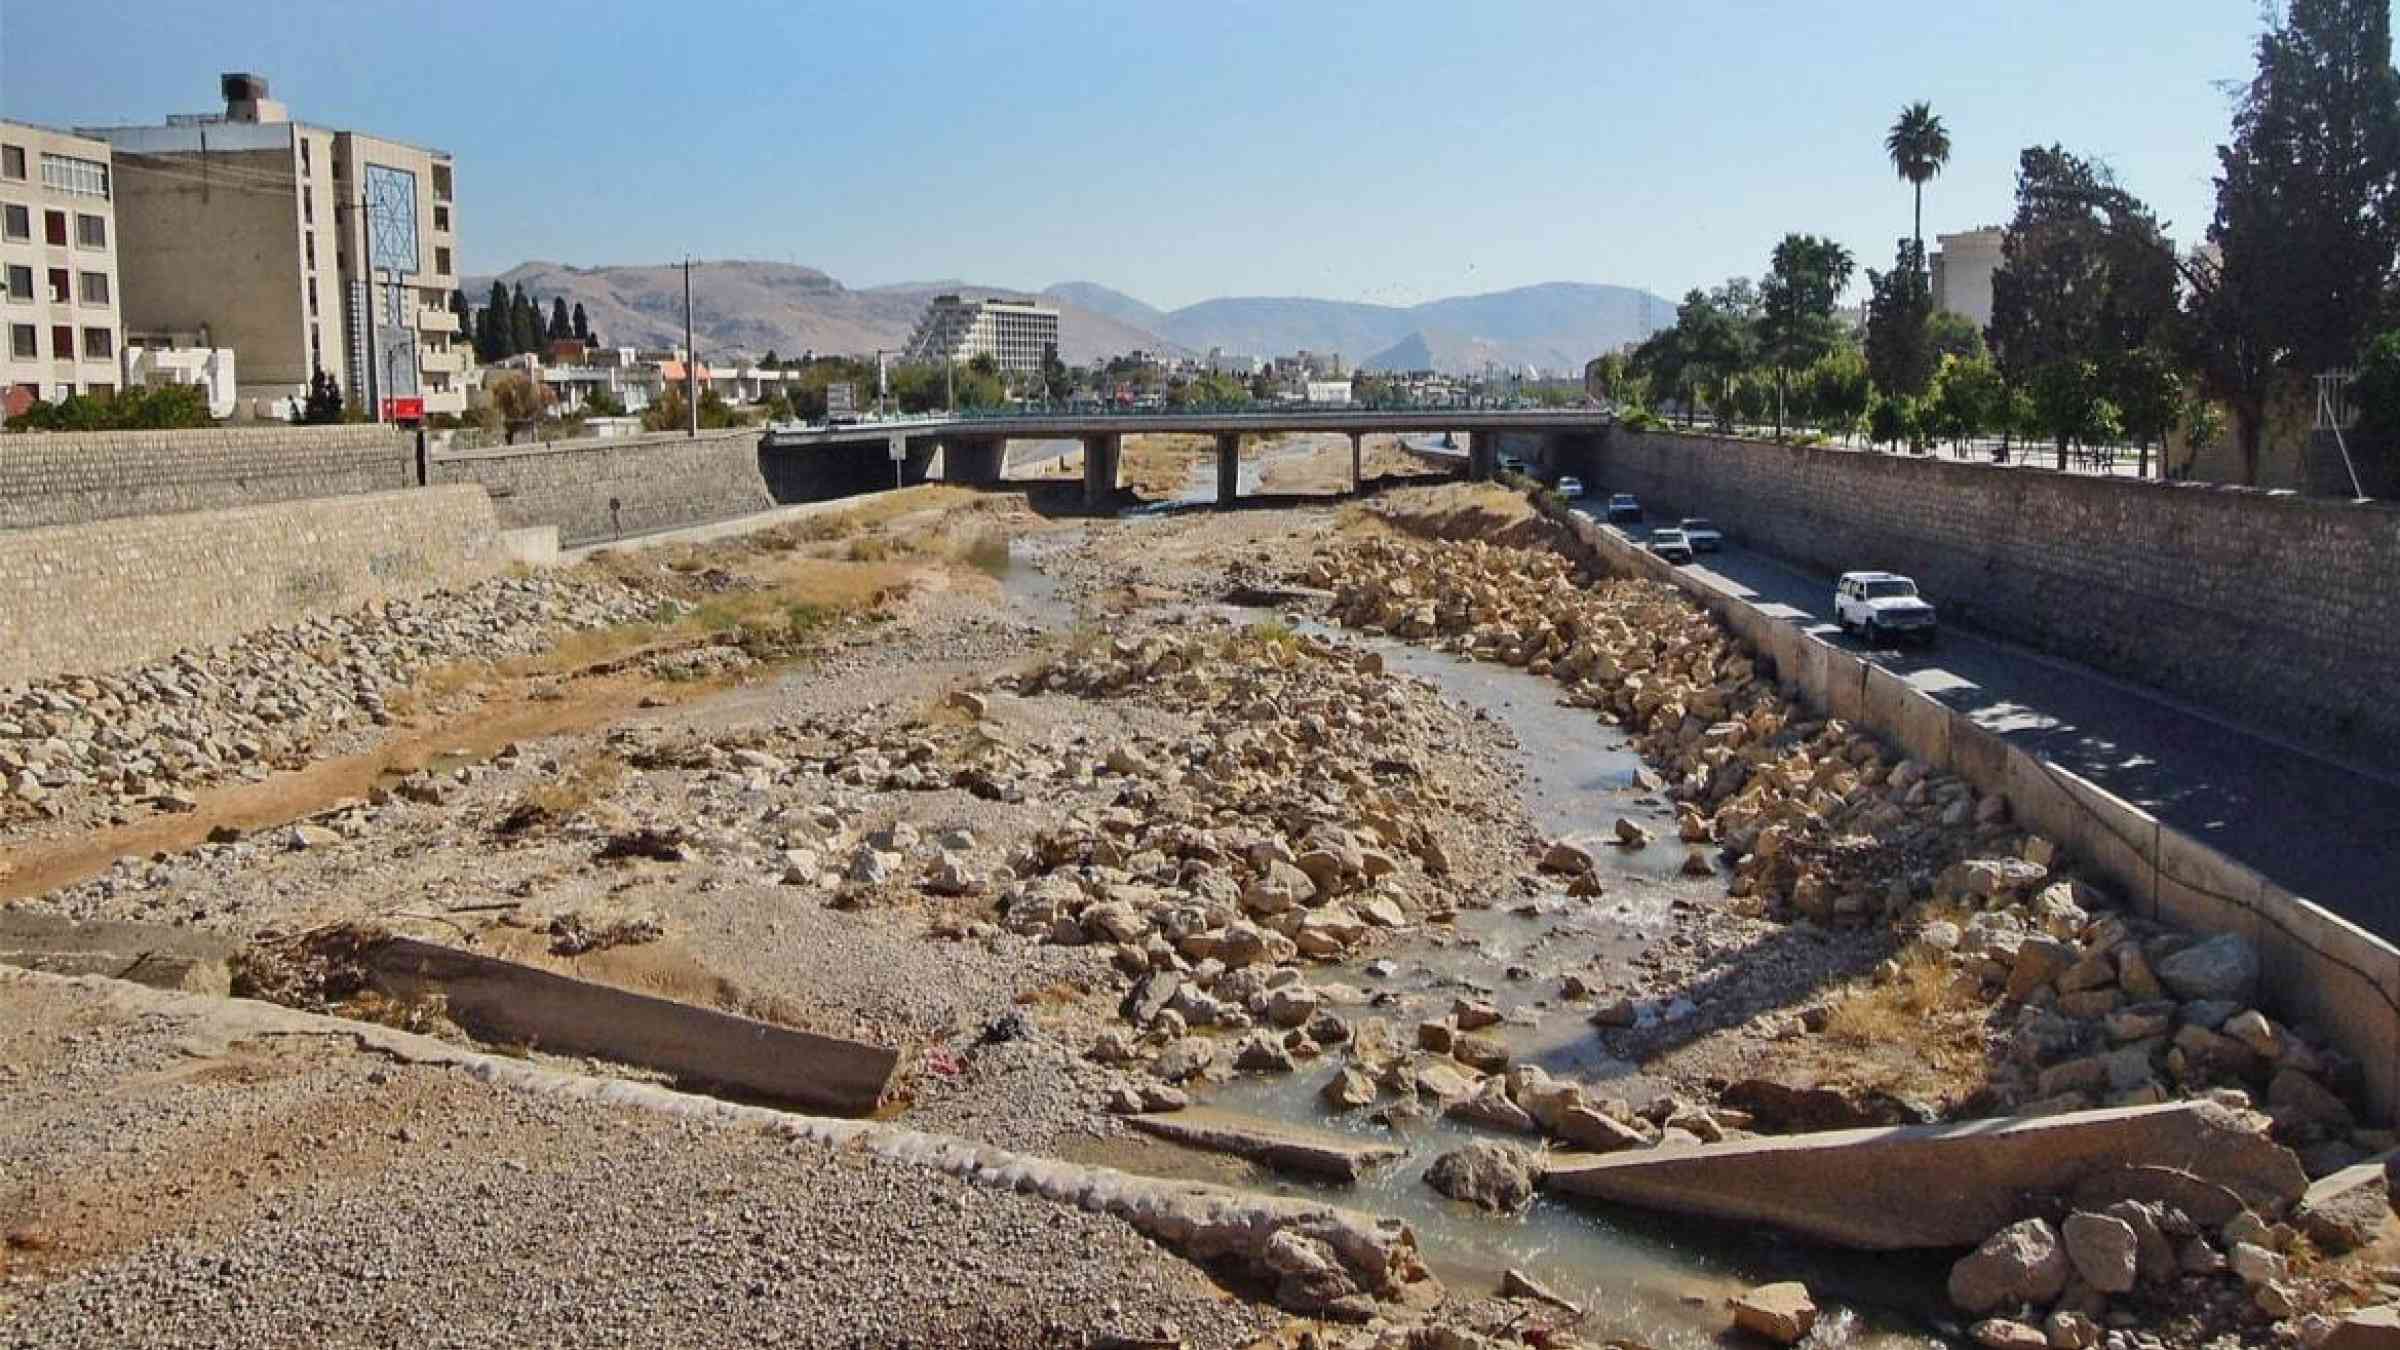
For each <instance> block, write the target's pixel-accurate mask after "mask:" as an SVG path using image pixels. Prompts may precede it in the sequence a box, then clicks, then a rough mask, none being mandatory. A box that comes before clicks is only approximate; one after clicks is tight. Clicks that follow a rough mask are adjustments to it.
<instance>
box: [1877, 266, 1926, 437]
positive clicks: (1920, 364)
mask: <svg viewBox="0 0 2400 1350" xmlns="http://www.w3.org/2000/svg"><path fill="white" fill-rule="evenodd" d="M1867 287H1868V289H1869V291H1870V295H1869V297H1868V300H1867V374H1868V376H1869V378H1871V379H1873V380H1874V381H1875V387H1876V388H1878V389H1881V390H1883V391H1884V392H1886V393H1892V394H1899V395H1902V396H1903V397H1907V398H1916V397H1919V396H1920V395H1922V394H1923V393H1924V392H1925V390H1926V388H1927V386H1929V385H1931V384H1932V383H1933V371H1934V365H1935V356H1934V351H1933V333H1932V327H1931V323H1932V319H1933V286H1932V285H1931V283H1930V282H1929V281H1928V280H1927V278H1926V275H1925V257H1924V251H1923V249H1922V247H1921V246H1919V245H1918V244H1917V243H1916V242H1915V241H1914V240H1909V239H1903V240H1901V241H1900V247H1899V256H1898V257H1897V258H1895V259H1894V260H1893V264H1892V270H1891V271H1889V272H1876V271H1872V270H1870V271H1869V272H1868V273H1867Z"/></svg>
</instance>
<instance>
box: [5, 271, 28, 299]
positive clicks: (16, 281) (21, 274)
mask: <svg viewBox="0 0 2400 1350" xmlns="http://www.w3.org/2000/svg"><path fill="white" fill-rule="evenodd" d="M8 298H9V299H11V300H31V299H32V298H33V269H32V268H30V267H19V266H15V265H13V264H12V265H11V266H10V267H9V269H8Z"/></svg>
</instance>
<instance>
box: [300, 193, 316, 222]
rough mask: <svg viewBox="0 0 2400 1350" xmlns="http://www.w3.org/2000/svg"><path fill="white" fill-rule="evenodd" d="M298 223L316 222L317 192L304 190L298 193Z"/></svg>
mask: <svg viewBox="0 0 2400 1350" xmlns="http://www.w3.org/2000/svg"><path fill="white" fill-rule="evenodd" d="M300 223H301V224H303V225H314V224H316V223H317V194H315V193H313V192H309V191H306V190H303V191H302V192H301V193H300Z"/></svg>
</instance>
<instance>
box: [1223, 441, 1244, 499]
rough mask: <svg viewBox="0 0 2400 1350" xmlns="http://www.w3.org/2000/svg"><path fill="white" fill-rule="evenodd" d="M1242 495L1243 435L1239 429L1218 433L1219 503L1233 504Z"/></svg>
mask: <svg viewBox="0 0 2400 1350" xmlns="http://www.w3.org/2000/svg"><path fill="white" fill-rule="evenodd" d="M1241 495H1242V436H1241V433H1240V432H1238V431H1221V432H1219V433H1217V505H1219V506H1231V505H1233V503H1234V500H1235V499H1236V498H1238V497H1240V496H1241Z"/></svg>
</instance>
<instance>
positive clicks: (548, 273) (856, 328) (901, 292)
mask: <svg viewBox="0 0 2400 1350" xmlns="http://www.w3.org/2000/svg"><path fill="white" fill-rule="evenodd" d="M500 280H501V282H502V283H504V284H506V285H507V286H509V287H511V288H512V289H513V288H514V287H515V286H516V285H517V284H518V283H520V282H522V283H524V286H525V292H526V294H527V295H529V296H532V297H533V298H534V299H535V300H536V301H537V302H538V304H539V305H540V308H541V311H542V313H543V314H545V315H547V314H548V313H549V312H550V299H551V297H552V296H563V297H565V299H566V302H567V308H568V309H573V308H574V307H575V306H576V305H577V304H579V303H580V304H581V305H582V306H583V309H584V314H585V316H586V317H588V318H589V319H590V320H591V325H592V329H593V331H594V332H597V333H598V334H599V335H600V337H601V339H602V340H603V341H605V342H607V343H609V344H610V345H612V346H622V347H675V346H681V345H682V343H683V268H682V266H681V265H680V264H673V265H655V266H640V265H637V266H611V267H568V266H566V265H564V264H561V263H551V262H529V263H522V264H519V265H518V266H516V267H512V268H510V269H509V270H508V271H506V272H503V273H501V274H500ZM464 285H465V289H466V292H467V297H468V299H469V301H470V302H472V303H474V304H477V305H480V304H482V303H483V300H484V297H485V296H486V295H487V294H488V293H489V292H490V291H491V287H492V279H491V278H490V277H469V278H466V279H465V283H464ZM949 291H957V292H960V293H963V294H968V295H1001V296H1009V297H1012V298H1020V299H1022V298H1032V297H1030V295H1029V293H1028V292H1025V291H1018V290H1011V289H1008V288H1005V287H994V286H974V285H970V284H968V283H965V282H959V281H929V282H909V283H903V284H900V285H895V286H878V287H874V288H872V289H869V290H851V289H850V288H849V287H846V286H844V285H842V283H840V282H838V281H836V280H834V279H833V278H832V277H829V276H827V275H826V274H825V273H823V272H820V271H818V270H816V269H815V268H813V267H797V266H794V265H792V264H790V263H779V262H760V261H722V262H695V263H693V264H692V326H693V328H694V330H695V331H696V332H697V334H698V337H699V343H700V350H701V352H702V354H703V355H706V356H710V357H717V358H721V357H724V356H732V355H743V356H760V355H764V354H765V353H766V352H768V351H770V350H772V351H774V352H775V353H776V354H778V355H781V356H793V355H797V354H799V353H801V352H804V351H820V352H844V353H858V352H871V351H874V350H875V349H877V348H879V347H881V348H889V349H892V350H895V351H896V350H898V349H899V348H900V347H901V346H903V345H904V344H905V343H906V342H907V341H908V335H909V332H910V330H912V329H913V328H915V327H916V323H917V316H918V315H920V314H922V313H924V311H925V304H926V301H927V300H928V299H930V298H931V297H933V296H935V295H937V294H941V293H944V292H949ZM1046 303H1051V304H1055V305H1056V306H1057V307H1058V310H1059V316H1058V330H1059V349H1060V350H1059V355H1060V356H1061V357H1062V358H1064V359H1065V360H1066V361H1067V362H1069V363H1070V364H1074V365H1087V364H1090V363H1091V362H1093V361H1095V360H1100V359H1104V358H1106V357H1109V356H1113V355H1115V354H1117V353H1119V352H1125V351H1132V350H1135V349H1137V348H1146V349H1148V350H1151V351H1160V350H1170V351H1171V350H1175V348H1174V344H1172V343H1169V342H1166V341H1165V340H1164V339H1162V338H1160V337H1159V336H1158V335H1157V334H1156V333H1153V332H1149V331H1147V330H1145V329H1140V328H1134V327H1129V326H1127V325H1126V324H1123V323H1120V322H1119V321H1117V320H1116V319H1114V318H1111V317H1109V316H1108V315H1105V314H1098V313H1093V312H1091V311H1089V310H1085V309H1083V308H1081V307H1079V306H1077V305H1074V304H1072V303H1068V302H1062V301H1047V302H1046Z"/></svg>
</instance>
